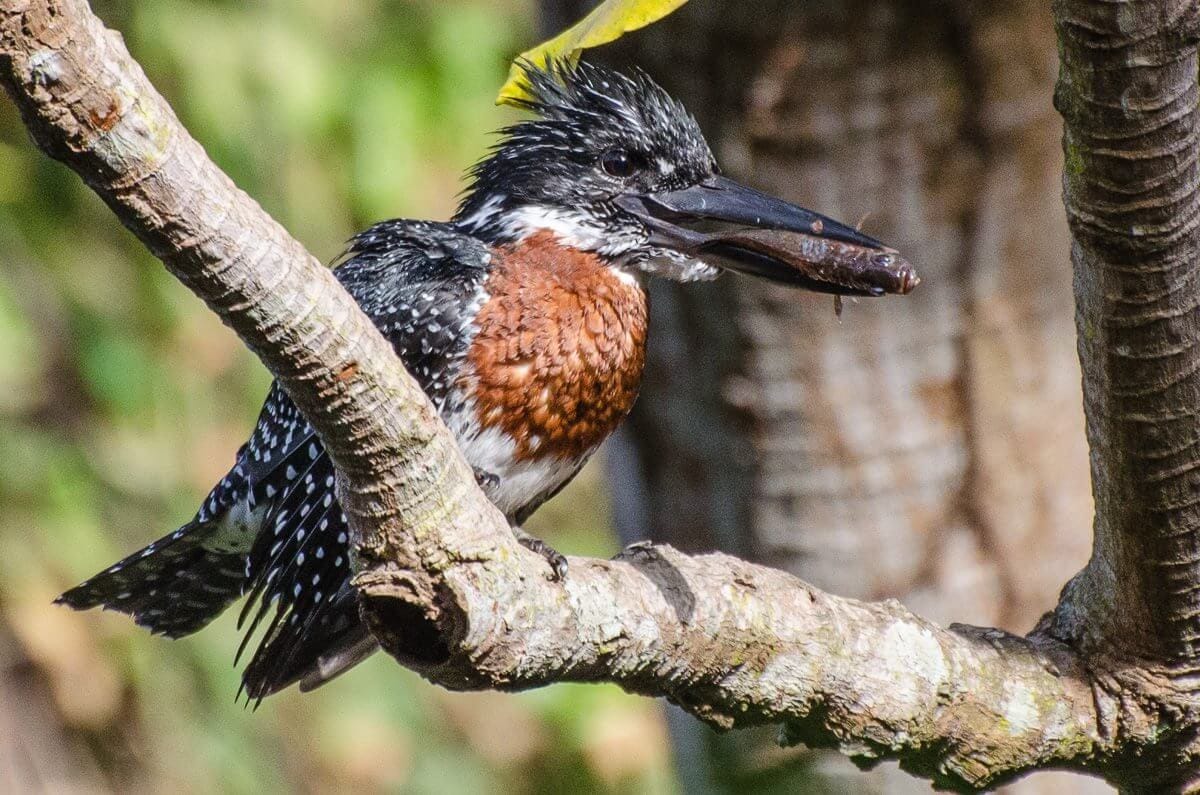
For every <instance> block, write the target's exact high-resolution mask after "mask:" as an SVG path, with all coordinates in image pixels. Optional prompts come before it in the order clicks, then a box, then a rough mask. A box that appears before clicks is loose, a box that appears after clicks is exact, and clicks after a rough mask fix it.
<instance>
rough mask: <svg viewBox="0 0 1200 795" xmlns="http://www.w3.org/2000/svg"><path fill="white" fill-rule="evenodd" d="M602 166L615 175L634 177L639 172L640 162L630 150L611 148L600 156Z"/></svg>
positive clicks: (611, 174) (606, 171) (610, 174)
mask: <svg viewBox="0 0 1200 795" xmlns="http://www.w3.org/2000/svg"><path fill="white" fill-rule="evenodd" d="M600 168H602V169H604V173H605V174H608V175H609V176H613V177H620V178H622V179H624V178H625V177H632V176H633V175H634V174H636V173H637V172H638V168H639V166H638V162H637V158H635V157H634V156H633V155H632V154H630V153H629V151H628V150H625V149H609V150H608V151H607V152H605V153H604V154H603V155H601V157H600Z"/></svg>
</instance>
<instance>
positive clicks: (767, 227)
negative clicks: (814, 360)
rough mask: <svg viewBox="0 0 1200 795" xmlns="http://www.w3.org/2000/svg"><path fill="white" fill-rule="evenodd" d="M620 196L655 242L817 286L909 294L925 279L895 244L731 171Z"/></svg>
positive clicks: (844, 292)
mask: <svg viewBox="0 0 1200 795" xmlns="http://www.w3.org/2000/svg"><path fill="white" fill-rule="evenodd" d="M616 203H617V205H618V206H619V207H621V208H622V209H623V210H625V211H626V212H630V213H633V214H634V215H636V216H637V217H638V218H639V219H640V220H641V221H642V223H643V224H645V225H646V227H647V228H648V229H649V230H650V242H651V243H654V244H655V245H660V246H666V247H670V248H672V249H675V250H677V251H680V252H683V253H686V254H689V255H692V256H696V257H698V258H702V259H704V260H706V261H712V262H713V264H715V265H719V266H720V267H723V268H726V269H728V270H733V271H739V272H741V273H748V274H752V275H754V276H759V277H761V278H764V279H769V280H771V281H776V282H782V283H784V284H789V285H793V286H796V287H802V288H805V289H808V290H812V291H814V292H819V293H831V294H833V295H835V296H879V295H885V294H888V293H893V294H900V295H903V294H905V293H908V292H911V291H912V289H913V288H914V287H916V286H917V285H918V284H919V283H920V281H921V280H920V278H918V276H917V274H916V271H915V270H914V269H913V267H912V265H910V264H909V263H908V261H906V260H905V259H903V258H902V257H901V256H900V255H899V253H897V251H896V250H895V249H893V248H891V247H889V246H886V245H884V244H883V243H881V242H879V241H878V240H876V239H874V238H872V237H869V236H867V235H864V234H863V233H861V232H859V231H858V230H856V229H853V228H851V227H849V226H846V225H845V224H842V223H839V222H838V221H835V220H833V219H832V218H826V217H825V216H823V215H820V214H819V213H815V212H813V211H812V210H806V209H804V208H803V207H798V206H796V205H794V204H791V203H789V202H786V201H784V200H782V199H777V198H775V197H774V196H769V195H767V194H765V193H762V192H761V191H757V190H754V189H753V188H749V187H746V186H745V185H739V184H738V183H736V182H734V181H733V180H730V179H726V178H725V177H721V176H713V177H711V178H709V179H707V180H705V181H704V182H701V183H699V184H696V185H693V186H691V187H688V188H684V189H682V190H676V191H668V192H663V193H652V194H645V195H635V194H627V195H625V196H621V197H618V198H617V200H616Z"/></svg>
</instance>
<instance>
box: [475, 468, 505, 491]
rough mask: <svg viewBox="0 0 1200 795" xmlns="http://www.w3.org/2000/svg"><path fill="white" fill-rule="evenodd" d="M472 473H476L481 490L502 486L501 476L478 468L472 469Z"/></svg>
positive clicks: (476, 480)
mask: <svg viewBox="0 0 1200 795" xmlns="http://www.w3.org/2000/svg"><path fill="white" fill-rule="evenodd" d="M472 471H473V472H474V473H475V482H476V483H478V484H479V488H481V489H494V488H496V487H497V486H499V485H500V476H499V475H497V474H495V473H493V472H488V471H487V470H484V469H478V468H472Z"/></svg>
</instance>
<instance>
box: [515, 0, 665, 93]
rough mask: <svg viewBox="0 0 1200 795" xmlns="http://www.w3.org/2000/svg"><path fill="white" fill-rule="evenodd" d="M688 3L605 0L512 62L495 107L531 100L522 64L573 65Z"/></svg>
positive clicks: (655, 0) (653, 0) (654, 0)
mask: <svg viewBox="0 0 1200 795" xmlns="http://www.w3.org/2000/svg"><path fill="white" fill-rule="evenodd" d="M686 2H687V0H603V2H601V3H600V4H599V5H597V6H596V7H595V8H593V9H592V10H591V12H589V13H588V15H587V16H585V17H584V18H583V19H581V20H579V21H578V22H576V23H575V24H574V25H572V26H571V27H569V28H567V29H566V30H564V31H563V32H562V33H559V34H558V35H557V36H555V37H554V38H552V39H547V40H546V41H543V42H542V43H541V44H538V45H536V46H534V47H531V48H530V49H528V50H525V51H524V52H523V53H521V54H520V55H519V56H517V58H516V60H514V61H513V64H512V66H511V67H509V70H508V80H506V81H505V82H504V85H503V86H501V87H500V94H499V95H498V96H497V97H496V104H497V105H500V104H507V105H515V106H516V107H520V106H521V105H520V101H521V100H526V99H532V97H530V96H529V92H528V91H527V90H526V88H527V86H526V84H525V70H524V67H523V66H522V64H523V63H526V62H528V63H533V64H539V65H540V64H544V63H546V62H547V61H551V60H555V59H565V60H567V61H570V62H571V63H574V62H575V61H577V60H579V53H580V52H581V51H582V50H587V49H591V48H592V47H599V46H600V45H602V44H608V43H610V42H613V41H616V40H617V39H619V38H621V37H622V36H624V35H625V34H626V33H629V32H631V31H635V30H637V29H638V28H644V27H646V26H647V25H650V24H652V23H654V22H657V21H658V20H660V19H662V18H663V17H665V16H666V15H667V14H670V13H671V12H672V11H674V10H675V9H677V8H679V7H680V6H681V5H683V4H684V3H686Z"/></svg>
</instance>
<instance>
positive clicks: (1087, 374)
mask: <svg viewBox="0 0 1200 795" xmlns="http://www.w3.org/2000/svg"><path fill="white" fill-rule="evenodd" d="M1198 9H1200V7H1198V6H1197V4H1196V2H1195V0H1169V2H1129V1H1126V2H1089V1H1088V0H1059V2H1057V3H1056V17H1057V20H1058V31H1059V39H1060V41H1061V43H1062V47H1061V51H1062V57H1063V62H1062V67H1061V71H1060V75H1059V82H1058V87H1057V90H1056V93H1055V104H1056V105H1057V106H1058V108H1059V110H1060V112H1061V113H1062V115H1063V118H1064V120H1065V122H1066V127H1065V131H1064V135H1063V148H1064V151H1065V153H1066V165H1067V168H1066V175H1065V177H1064V196H1065V202H1066V206H1067V214H1068V217H1069V220H1070V223H1071V229H1072V232H1073V234H1074V238H1075V246H1074V249H1073V251H1072V260H1073V262H1074V266H1075V297H1076V309H1075V320H1076V326H1077V329H1078V344H1079V357H1080V360H1081V362H1082V365H1083V387H1084V404H1085V405H1084V408H1085V410H1086V414H1087V432H1088V439H1089V442H1090V444H1091V449H1092V459H1091V460H1092V482H1093V492H1094V495H1095V499H1096V523H1095V536H1096V540H1095V544H1096V545H1095V554H1094V555H1093V558H1092V560H1091V562H1090V564H1089V565H1088V567H1087V568H1086V569H1085V570H1084V571H1083V572H1082V573H1081V574H1080V575H1079V576H1078V577H1077V578H1076V579H1075V580H1074V581H1073V582H1072V584H1071V588H1070V591H1071V593H1072V594H1078V595H1079V597H1080V598H1070V599H1067V600H1066V601H1065V602H1064V604H1065V605H1066V606H1069V607H1070V608H1071V609H1072V610H1073V611H1075V614H1074V615H1066V614H1065V612H1064V611H1063V610H1061V609H1060V613H1063V614H1062V615H1060V624H1061V625H1062V630H1063V632H1062V634H1063V635H1064V637H1071V638H1073V639H1074V640H1076V641H1077V642H1078V643H1079V644H1080V645H1081V646H1084V647H1089V648H1094V649H1096V650H1097V651H1102V650H1106V647H1107V646H1109V645H1110V644H1111V642H1112V640H1113V639H1119V640H1120V644H1121V648H1120V649H1119V650H1112V649H1108V651H1112V652H1115V653H1119V654H1122V655H1125V656H1129V657H1144V658H1147V659H1152V660H1157V661H1160V662H1163V663H1166V664H1168V665H1170V666H1172V667H1174V668H1176V669H1177V672H1178V673H1181V674H1189V675H1194V674H1195V673H1196V672H1197V671H1198V670H1200V667H1198V666H1197V654H1198V653H1200V645H1198V644H1200V496H1198V495H1200V315H1198V314H1197V311H1196V310H1197V308H1198V307H1200V300H1198V298H1197V296H1200V278H1198V276H1200V258H1198V257H1197V251H1198V250H1200V246H1198V243H1200V164H1198V162H1197V154H1198V153H1200V146H1198V144H1200V138H1198V133H1200V127H1198V123H1200V115H1198V114H1197V99H1198V97H1200V92H1198V85H1197V66H1198V64H1197V58H1196V40H1197V35H1198V32H1200V10H1198Z"/></svg>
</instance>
